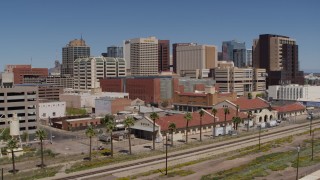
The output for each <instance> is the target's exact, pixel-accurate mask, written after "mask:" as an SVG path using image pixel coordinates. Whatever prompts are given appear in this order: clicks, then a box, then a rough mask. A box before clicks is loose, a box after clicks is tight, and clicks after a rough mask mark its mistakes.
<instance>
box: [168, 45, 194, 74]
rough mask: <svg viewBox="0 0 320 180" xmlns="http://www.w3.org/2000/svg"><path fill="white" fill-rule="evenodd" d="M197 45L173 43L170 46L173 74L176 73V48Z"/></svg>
mask: <svg viewBox="0 0 320 180" xmlns="http://www.w3.org/2000/svg"><path fill="white" fill-rule="evenodd" d="M192 45H197V43H174V44H172V66H173V72H174V73H178V72H177V47H178V46H192Z"/></svg>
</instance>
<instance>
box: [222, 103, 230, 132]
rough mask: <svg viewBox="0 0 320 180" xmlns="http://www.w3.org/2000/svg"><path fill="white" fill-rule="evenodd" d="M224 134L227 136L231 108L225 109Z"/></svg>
mask: <svg viewBox="0 0 320 180" xmlns="http://www.w3.org/2000/svg"><path fill="white" fill-rule="evenodd" d="M223 111H224V134H225V135H226V134H227V114H230V110H229V108H224V109H223Z"/></svg>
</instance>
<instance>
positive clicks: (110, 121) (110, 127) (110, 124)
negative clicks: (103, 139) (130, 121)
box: [101, 114, 116, 157]
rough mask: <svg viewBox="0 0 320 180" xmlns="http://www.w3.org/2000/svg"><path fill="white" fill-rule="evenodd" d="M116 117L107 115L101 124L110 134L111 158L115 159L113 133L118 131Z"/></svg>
mask: <svg viewBox="0 0 320 180" xmlns="http://www.w3.org/2000/svg"><path fill="white" fill-rule="evenodd" d="M114 119H115V117H114V116H113V115H111V114H107V115H105V116H104V118H102V119H101V123H102V124H103V125H104V126H105V127H106V131H107V132H109V133H110V143H111V157H113V137H112V135H113V134H112V133H113V131H114V130H115V129H116V123H115V121H114Z"/></svg>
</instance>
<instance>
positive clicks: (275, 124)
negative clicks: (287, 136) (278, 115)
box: [267, 120, 278, 128]
mask: <svg viewBox="0 0 320 180" xmlns="http://www.w3.org/2000/svg"><path fill="white" fill-rule="evenodd" d="M277 125H278V123H277V121H275V120H272V121H269V122H267V127H269V128H270V127H274V126H277Z"/></svg>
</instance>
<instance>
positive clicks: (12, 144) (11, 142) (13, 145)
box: [7, 138, 18, 174]
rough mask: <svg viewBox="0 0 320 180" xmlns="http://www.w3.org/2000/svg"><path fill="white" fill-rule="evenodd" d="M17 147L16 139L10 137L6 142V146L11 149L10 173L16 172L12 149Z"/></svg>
mask: <svg viewBox="0 0 320 180" xmlns="http://www.w3.org/2000/svg"><path fill="white" fill-rule="evenodd" d="M17 147H18V141H17V140H16V139H13V138H11V139H10V140H9V141H8V143H7V148H8V149H9V150H10V151H11V157H12V173H13V174H15V173H16V165H15V160H14V149H16V148H17Z"/></svg>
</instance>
